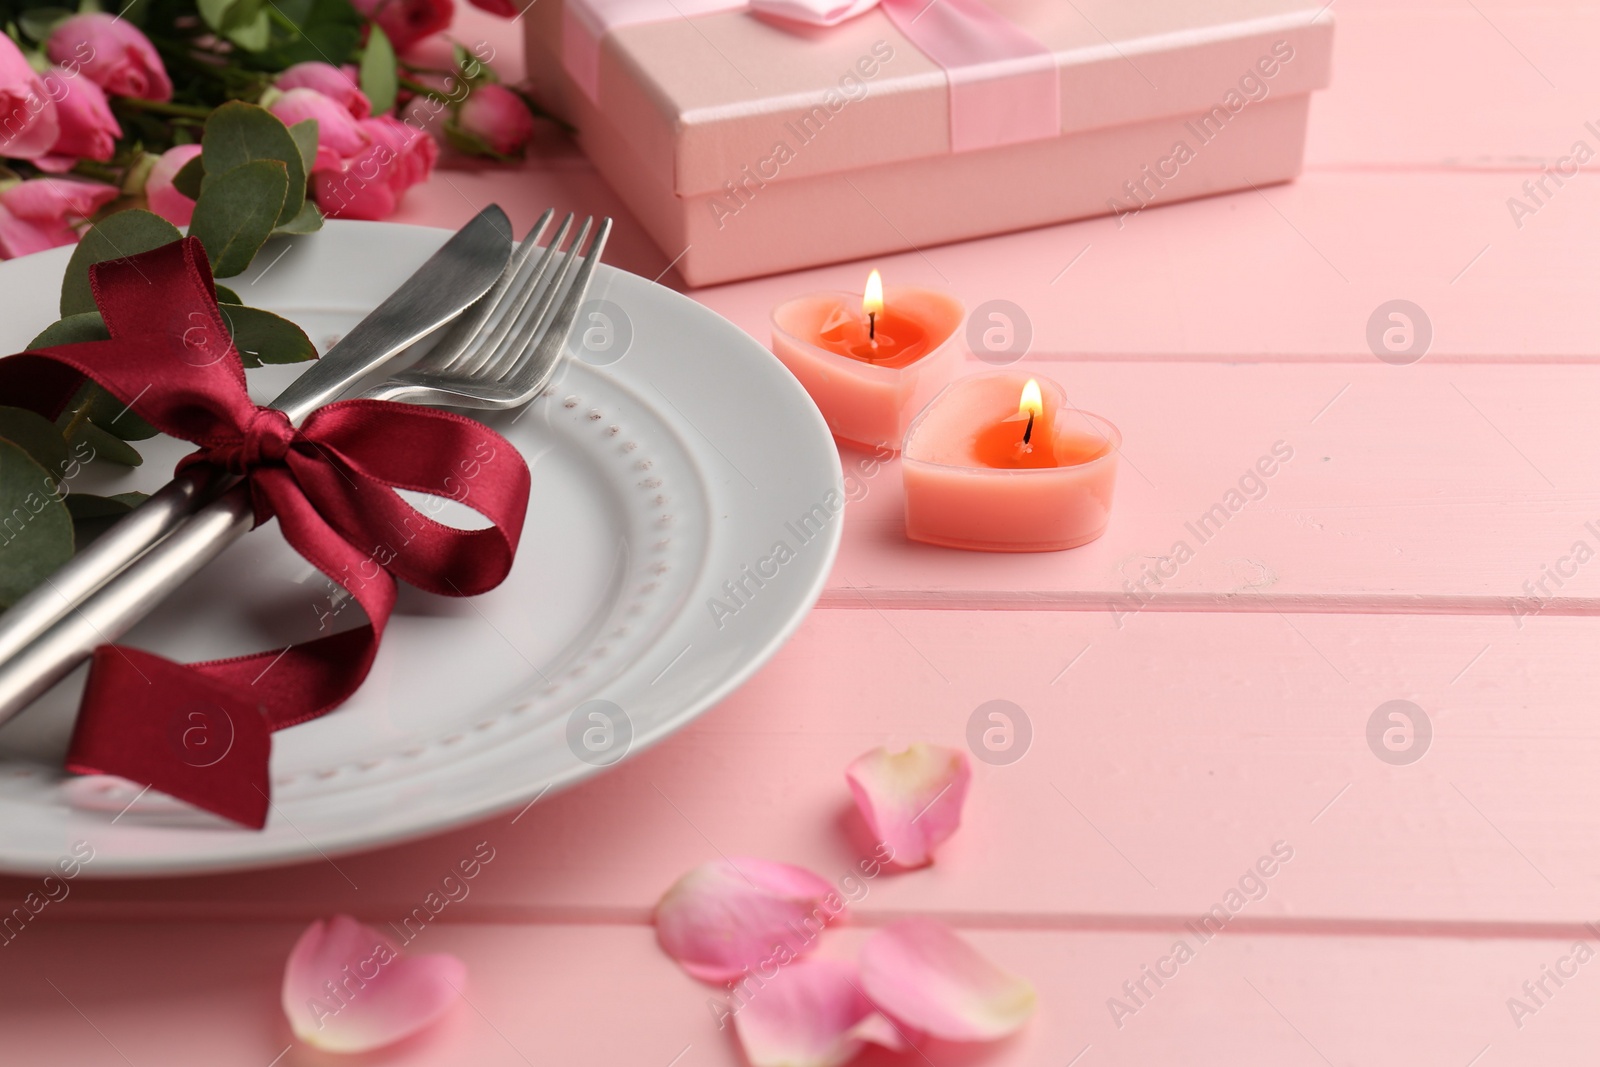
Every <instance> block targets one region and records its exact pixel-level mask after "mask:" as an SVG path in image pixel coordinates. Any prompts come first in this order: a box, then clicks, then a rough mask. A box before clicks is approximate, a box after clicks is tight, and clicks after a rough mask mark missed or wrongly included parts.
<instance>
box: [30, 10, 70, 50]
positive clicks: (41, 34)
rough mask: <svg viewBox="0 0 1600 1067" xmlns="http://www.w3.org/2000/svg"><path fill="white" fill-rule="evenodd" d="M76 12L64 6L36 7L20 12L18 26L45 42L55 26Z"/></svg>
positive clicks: (35, 38) (41, 42)
mask: <svg viewBox="0 0 1600 1067" xmlns="http://www.w3.org/2000/svg"><path fill="white" fill-rule="evenodd" d="M73 14H74V12H73V11H72V10H70V9H69V8H64V7H34V8H29V9H28V10H27V11H23V12H20V13H18V15H17V27H18V28H19V29H21V30H22V32H23V33H25V34H27V35H28V36H29V37H31V38H33V39H34V40H35V41H38V42H39V43H40V44H43V43H44V42H45V41H47V40H49V38H50V34H52V33H53V32H55V28H56V27H57V26H59V25H61V23H63V22H65V21H67V20H68V19H70V18H71V17H72V16H73Z"/></svg>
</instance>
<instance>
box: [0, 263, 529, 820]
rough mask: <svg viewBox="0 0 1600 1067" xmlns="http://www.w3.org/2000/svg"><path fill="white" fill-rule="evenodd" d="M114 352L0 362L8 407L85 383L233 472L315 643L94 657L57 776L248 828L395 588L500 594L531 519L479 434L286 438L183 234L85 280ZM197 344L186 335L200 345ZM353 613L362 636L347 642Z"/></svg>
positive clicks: (343, 419)
mask: <svg viewBox="0 0 1600 1067" xmlns="http://www.w3.org/2000/svg"><path fill="white" fill-rule="evenodd" d="M90 284H91V288H92V290H93V292H94V298H95V303H96V306H98V307H99V309H100V313H101V317H102V318H103V319H104V320H105V322H106V324H107V326H108V328H109V330H110V332H111V335H112V339H111V340H110V341H95V342H88V343H84V344H75V345H61V346H58V347H55V348H47V349H41V350H38V351H34V352H24V353H20V354H18V355H15V356H11V357H7V358H6V359H3V360H0V395H5V396H7V397H15V398H16V400H15V401H13V402H20V403H25V404H27V405H29V406H30V407H33V408H34V410H37V411H39V412H40V413H42V414H44V415H46V416H48V417H54V416H55V415H56V414H57V413H59V412H60V410H61V409H62V407H63V406H64V405H65V404H66V402H67V401H68V399H70V397H71V396H72V394H73V393H74V392H75V391H76V390H77V389H78V387H79V385H80V384H81V383H82V381H83V379H84V378H86V377H87V378H91V379H93V380H94V381H96V382H98V383H99V384H100V385H101V386H103V387H104V388H105V389H106V390H107V391H109V392H110V393H111V394H112V395H114V396H116V397H117V398H118V399H119V400H122V401H123V402H124V403H126V404H127V405H128V406H129V408H131V409H132V410H133V411H135V412H137V413H138V414H139V415H140V416H141V417H142V418H144V419H145V420H146V421H147V422H149V423H150V424H151V425H153V426H154V427H156V429H158V430H161V431H162V432H164V433H167V434H171V435H172V436H174V437H180V438H183V439H184V440H187V441H191V442H193V443H195V444H197V445H199V446H200V447H199V449H198V450H197V451H195V452H194V453H191V454H190V455H189V456H187V457H185V458H184V459H183V460H182V461H181V462H180V464H179V469H180V470H181V469H183V468H184V467H186V466H189V465H191V464H194V463H207V464H211V465H214V466H217V467H221V468H223V469H224V470H227V471H229V472H231V473H234V474H237V475H242V476H243V477H244V478H245V479H246V480H247V481H248V484H249V487H250V493H251V499H252V503H253V504H254V506H255V511H256V520H257V522H258V523H260V522H264V521H266V520H267V519H269V518H272V517H274V516H276V517H277V518H278V520H279V525H280V527H281V528H282V530H283V534H284V538H285V539H286V540H287V541H288V542H289V545H290V546H291V547H292V548H294V550H295V551H296V552H298V553H300V555H302V556H304V557H305V558H306V559H307V560H309V561H310V562H311V563H312V564H313V565H314V566H316V567H317V568H318V569H319V570H321V571H322V572H323V574H325V575H326V576H327V577H328V579H329V586H328V588H329V590H330V593H329V594H327V595H321V596H319V597H318V603H317V604H315V605H313V607H314V608H315V609H316V610H315V613H314V614H313V613H308V616H309V617H311V618H314V619H315V620H316V622H317V629H318V631H319V632H320V636H317V637H316V638H315V639H314V640H310V641H306V642H304V643H302V644H296V645H291V646H290V647H289V648H287V649H281V650H280V649H272V650H269V651H266V652H260V653H256V654H253V655H246V656H240V657H236V658H233V659H226V660H213V661H211V662H208V663H194V664H187V665H184V664H178V663H173V662H172V661H170V660H166V659H163V658H161V657H160V656H156V655H154V654H152V653H149V652H143V651H140V650H137V649H132V648H122V647H119V646H116V645H103V646H101V647H100V648H98V649H96V650H95V655H94V661H93V664H92V665H91V667H90V671H89V681H88V684H87V685H86V686H85V688H84V695H83V700H82V703H81V704H80V707H79V713H78V720H77V724H76V726H75V728H74V730H73V736H72V745H71V748H70V750H69V752H68V754H67V768H68V769H69V770H73V771H78V772H80V773H85V774H114V775H119V776H121V777H124V778H131V779H133V780H134V781H137V782H141V783H143V784H145V785H148V786H151V787H153V788H156V789H159V790H161V791H162V792H164V793H168V794H170V795H172V796H175V797H178V798H180V799H182V800H186V801H188V802H189V803H191V804H195V805H197V806H199V807H201V808H205V809H206V810H208V811H212V812H215V813H217V814H219V815H222V816H224V817H226V818H229V819H233V820H234V821H236V822H240V823H243V824H245V825H246V826H251V827H254V828H257V829H259V828H260V827H262V826H263V825H265V822H266V816H267V811H268V809H269V807H270V803H271V800H270V796H271V784H270V779H269V777H268V773H267V772H268V760H269V757H270V753H271V748H272V744H271V737H272V732H273V731H275V730H281V729H284V728H285V727H289V726H294V725H296V724H297V723H302V722H306V721H307V720H310V719H314V718H317V717H318V716H320V715H324V714H326V713H327V712H329V711H331V710H333V709H334V708H336V707H338V706H339V705H340V704H342V703H344V701H345V700H347V699H349V697H350V696H351V694H353V693H354V692H355V691H356V689H357V688H359V687H360V685H361V683H362V681H363V680H364V679H365V678H366V676H367V672H368V671H369V670H370V669H371V666H372V661H373V658H374V657H375V656H376V655H377V651H378V644H379V641H380V640H381V639H382V636H383V629H384V626H385V624H386V623H387V621H388V618H389V614H390V612H391V610H392V609H393V607H394V600H395V584H394V578H393V577H392V576H391V571H392V572H393V573H394V574H398V575H400V576H401V577H403V578H405V580H407V581H408V582H411V583H412V584H414V585H416V586H418V587H420V588H422V589H425V590H428V591H429V592H434V593H441V594H445V595H455V596H462V595H471V594H474V593H478V592H482V591H484V590H487V589H492V588H493V587H494V586H496V585H498V584H499V583H500V582H501V581H502V580H504V578H505V576H506V575H507V574H508V573H509V572H510V570H511V562H512V559H513V558H514V556H515V554H516V548H517V541H518V539H519V537H520V536H521V532H522V522H523V519H524V517H525V515H526V513H527V507H528V491H529V476H528V467H527V464H526V463H524V462H523V460H522V457H521V455H519V454H518V452H517V450H516V449H515V448H513V447H512V446H511V444H510V443H509V442H508V441H506V440H505V439H504V438H503V437H501V436H500V435H499V434H497V433H495V432H494V431H493V430H490V429H489V428H488V427H486V426H484V425H482V424H481V423H478V422H475V421H473V420H471V419H468V418H465V417H464V416H461V415H456V414H453V413H450V412H443V411H432V410H429V409H426V408H416V407H407V406H405V405H401V404H394V403H390V402H388V401H376V400H354V401H343V402H340V403H335V404H330V405H328V406H327V407H325V408H322V409H320V410H319V411H316V412H314V413H313V414H312V415H311V417H310V418H308V419H307V420H306V422H305V425H304V426H303V427H302V428H301V429H300V430H298V431H297V430H296V429H295V428H294V426H293V425H291V424H290V422H289V419H288V417H287V416H286V415H284V414H283V413H282V412H280V411H277V410H275V409H273V408H268V407H259V406H257V405H255V404H254V403H252V402H251V400H250V397H249V394H248V393H247V392H246V390H245V379H244V366H243V364H242V363H241V362H240V360H239V355H238V352H237V351H236V350H235V349H234V347H233V343H232V340H231V338H230V337H229V335H228V332H227V328H226V324H225V323H224V321H223V318H222V315H221V312H220V311H219V310H218V307H217V303H216V290H215V287H214V286H213V284H212V281H211V270H210V266H209V264H208V263H207V260H206V256H205V251H204V249H203V248H202V247H201V245H200V242H199V241H198V240H196V239H195V238H193V237H186V238H184V239H182V240H180V241H175V242H173V243H172V244H169V245H165V246H163V247H161V248H158V249H155V250H154V251H151V252H145V253H142V254H140V255H137V256H131V257H129V258H127V259H123V260H117V261H115V262H113V263H101V264H98V265H96V266H94V267H92V268H90ZM197 331H198V335H197ZM396 489H408V490H414V491H416V492H420V493H427V494H431V495H433V496H440V497H448V498H452V499H457V500H460V501H461V502H462V503H465V504H467V505H468V506H470V507H472V508H473V509H475V510H476V511H478V512H479V513H480V514H482V515H483V516H484V517H485V518H487V519H488V520H489V522H490V524H491V525H490V526H489V527H487V528H485V529H479V530H458V529H455V528H453V527H450V526H445V525H442V524H440V523H437V522H435V521H434V520H433V519H432V518H430V517H429V516H427V515H425V514H423V513H422V512H420V511H418V510H417V509H415V508H413V507H412V506H411V505H410V504H408V503H406V502H405V501H404V500H403V499H402V498H401V497H400V495H399V494H398V493H397V492H395V490H396ZM348 602H354V603H356V604H357V605H359V606H360V608H361V610H362V612H364V613H365V614H366V617H367V621H366V622H365V623H364V624H361V625H358V626H355V627H353V628H350V627H342V628H340V630H339V632H330V631H332V630H333V629H334V627H335V626H336V625H337V622H338V619H337V617H338V616H339V614H340V613H341V612H342V609H343V608H344V606H345V605H346V604H347V603H348Z"/></svg>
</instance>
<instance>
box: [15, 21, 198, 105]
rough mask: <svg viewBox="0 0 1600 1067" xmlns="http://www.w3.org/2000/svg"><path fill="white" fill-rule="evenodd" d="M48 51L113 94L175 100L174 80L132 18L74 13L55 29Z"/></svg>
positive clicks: (46, 43) (53, 58)
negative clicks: (173, 97)
mask: <svg viewBox="0 0 1600 1067" xmlns="http://www.w3.org/2000/svg"><path fill="white" fill-rule="evenodd" d="M45 51H46V52H47V53H48V54H49V56H50V61H51V62H52V63H59V64H61V65H62V66H63V67H66V68H67V69H68V70H74V69H76V70H81V71H82V72H83V73H84V74H85V75H87V76H88V78H89V80H90V81H92V82H95V83H96V84H97V85H99V86H100V87H101V88H102V89H104V90H105V91H106V92H108V93H110V94H111V95H112V96H131V97H134V98H136V99H139V100H155V101H162V100H171V99H172V80H171V79H170V78H168V77H167V68H165V67H163V66H162V65H161V57H160V56H158V55H157V54H156V48H155V45H153V44H151V43H150V40H149V38H147V37H146V36H145V35H144V34H142V33H140V32H139V30H138V28H137V27H135V26H134V25H133V24H132V23H130V22H128V21H127V20H126V19H121V18H117V17H116V16H114V15H107V14H103V13H99V14H92V15H74V16H73V17H72V18H70V19H67V21H65V22H63V23H62V24H61V25H59V26H57V27H56V28H55V32H54V33H52V34H51V35H50V40H48V41H46V42H45Z"/></svg>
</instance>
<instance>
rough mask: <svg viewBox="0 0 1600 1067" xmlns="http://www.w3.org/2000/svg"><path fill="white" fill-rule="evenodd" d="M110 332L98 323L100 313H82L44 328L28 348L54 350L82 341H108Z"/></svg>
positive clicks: (58, 320) (104, 325) (29, 343)
mask: <svg viewBox="0 0 1600 1067" xmlns="http://www.w3.org/2000/svg"><path fill="white" fill-rule="evenodd" d="M109 340H111V331H109V330H107V329H106V324H105V323H104V322H101V321H100V312H98V311H83V312H79V313H78V314H76V315H68V316H66V317H65V318H60V319H57V320H56V321H54V322H52V323H51V324H50V325H48V326H46V327H45V328H44V332H42V333H40V334H39V336H38V337H35V338H34V339H33V340H31V341H29V342H28V348H29V349H34V348H54V347H55V346H56V345H75V344H79V343H81V342H83V341H109Z"/></svg>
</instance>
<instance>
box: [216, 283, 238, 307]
mask: <svg viewBox="0 0 1600 1067" xmlns="http://www.w3.org/2000/svg"><path fill="white" fill-rule="evenodd" d="M217 303H219V304H242V303H244V301H243V300H242V299H241V298H240V296H239V294H238V293H236V292H234V291H233V290H232V289H229V288H228V287H227V286H226V285H219V286H217Z"/></svg>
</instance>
